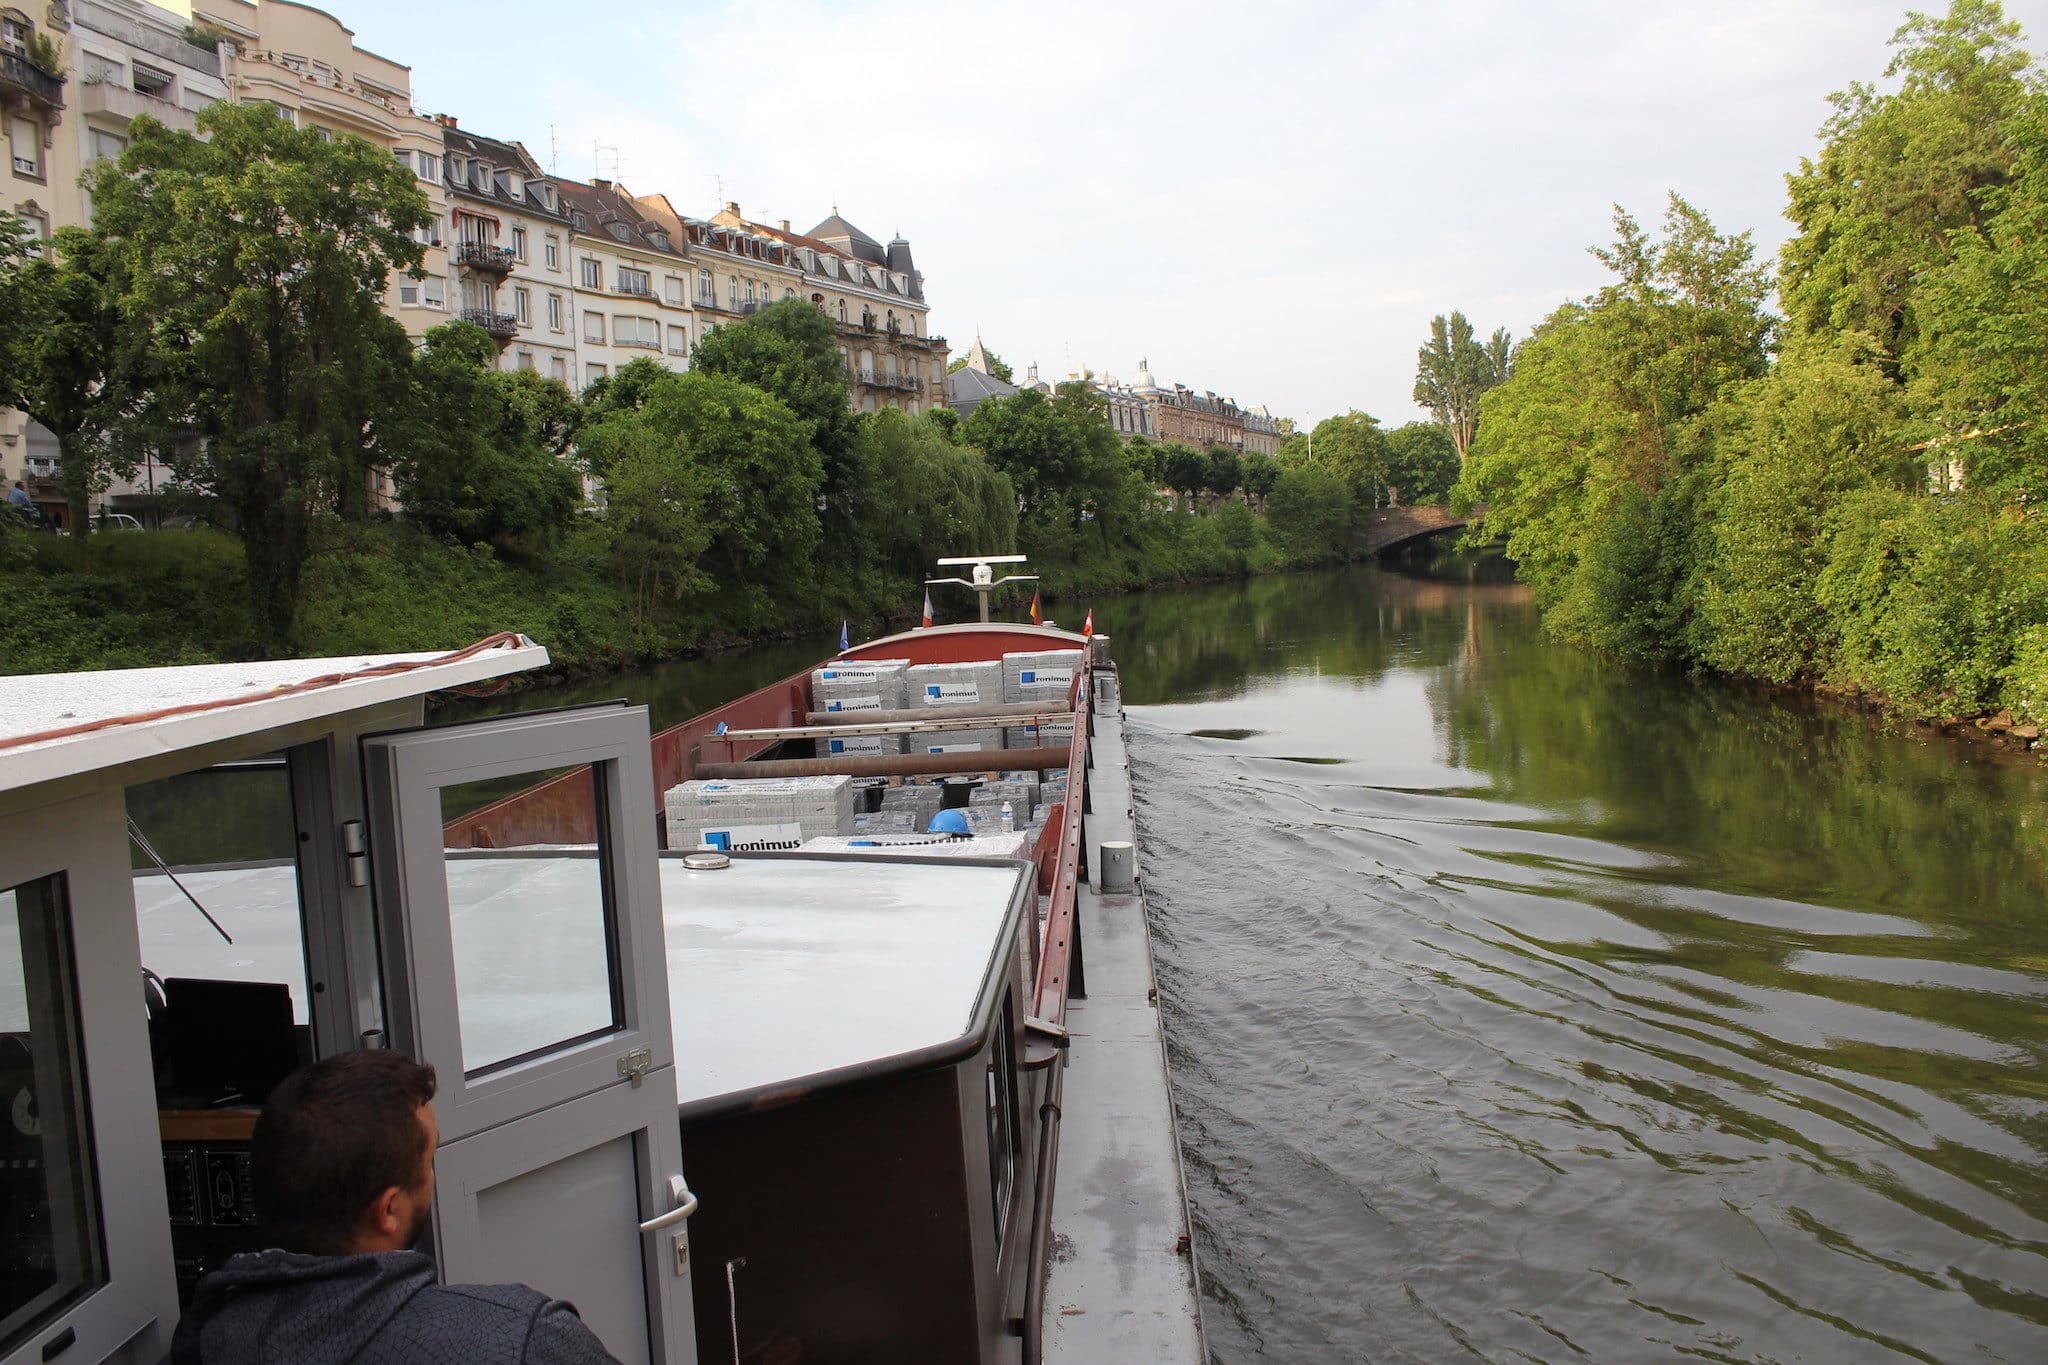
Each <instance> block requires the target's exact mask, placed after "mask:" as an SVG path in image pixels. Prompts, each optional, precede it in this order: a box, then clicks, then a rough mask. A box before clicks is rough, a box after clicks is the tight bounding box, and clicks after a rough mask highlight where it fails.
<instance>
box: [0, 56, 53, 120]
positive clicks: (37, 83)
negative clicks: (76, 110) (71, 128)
mask: <svg viewBox="0 0 2048 1365" xmlns="http://www.w3.org/2000/svg"><path fill="white" fill-rule="evenodd" d="M0 91H7V92H10V93H14V94H21V95H27V96H28V97H29V98H30V99H32V100H34V101H36V102H37V103H39V104H43V105H46V106H48V107H49V108H51V109H62V108H63V107H64V80H63V78H62V77H61V76H52V75H51V74H50V73H49V72H47V71H45V70H43V69H42V68H41V67H39V66H37V65H36V64H35V63H33V62H31V61H30V60H29V59H28V58H26V57H24V56H22V55H21V54H20V53H19V52H0Z"/></svg>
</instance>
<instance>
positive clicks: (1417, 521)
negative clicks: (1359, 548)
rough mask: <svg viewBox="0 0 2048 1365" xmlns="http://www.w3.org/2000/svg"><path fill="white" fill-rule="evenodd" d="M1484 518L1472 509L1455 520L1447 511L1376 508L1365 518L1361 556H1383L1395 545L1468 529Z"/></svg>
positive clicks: (1482, 512)
mask: <svg viewBox="0 0 2048 1365" xmlns="http://www.w3.org/2000/svg"><path fill="white" fill-rule="evenodd" d="M1484 515H1486V508H1484V507H1475V508H1473V509H1472V511H1471V514H1470V515H1469V516H1463V517H1461V516H1456V515H1454V514H1453V513H1452V511H1451V509H1450V508H1448V507H1380V508H1376V509H1374V510H1373V511H1370V512H1367V513H1366V514H1365V545H1364V553H1366V554H1368V555H1377V554H1384V553H1385V552H1386V551H1388V550H1391V549H1393V548H1394V547H1395V546H1397V545H1406V544H1407V543H1408V542H1409V541H1411V540H1420V539H1422V538H1423V537H1424V536H1433V535H1436V534H1438V533H1439V532H1442V531H1452V530H1457V529H1459V528H1462V527H1465V526H1469V525H1471V524H1472V523H1473V522H1475V521H1478V520H1479V519H1480V518H1481V517H1482V516H1484Z"/></svg>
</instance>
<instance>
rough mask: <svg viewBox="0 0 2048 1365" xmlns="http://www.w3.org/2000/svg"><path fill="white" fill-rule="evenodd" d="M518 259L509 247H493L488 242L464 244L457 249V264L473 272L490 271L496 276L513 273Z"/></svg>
mask: <svg viewBox="0 0 2048 1365" xmlns="http://www.w3.org/2000/svg"><path fill="white" fill-rule="evenodd" d="M516 259H517V257H516V255H515V254H514V253H513V250H512V248H511V247H509V246H492V245H491V244H490V243H488V242H463V243H461V244H460V245H459V246H457V247H456V248H455V263H456V264H457V265H466V266H468V267H469V268H470V269H471V270H488V271H490V272H491V273H492V274H494V275H504V274H507V273H509V272H510V271H511V269H512V262H513V261H514V260H516Z"/></svg>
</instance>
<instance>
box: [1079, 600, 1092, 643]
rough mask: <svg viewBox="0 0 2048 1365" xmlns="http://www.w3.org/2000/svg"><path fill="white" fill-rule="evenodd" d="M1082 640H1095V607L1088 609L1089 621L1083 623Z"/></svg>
mask: <svg viewBox="0 0 2048 1365" xmlns="http://www.w3.org/2000/svg"><path fill="white" fill-rule="evenodd" d="M1081 638H1082V639H1084V640H1092V639H1094V638H1095V608H1093V607H1090V608H1088V619H1087V620H1085V621H1083V622H1082V623H1081Z"/></svg>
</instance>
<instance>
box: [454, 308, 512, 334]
mask: <svg viewBox="0 0 2048 1365" xmlns="http://www.w3.org/2000/svg"><path fill="white" fill-rule="evenodd" d="M462 320H463V321H464V322H473V323H475V324H476V325H477V326H479V327H481V328H483V329H484V330H485V331H486V332H489V333H490V334H491V335H492V336H494V337H496V338H497V339H498V340H500V341H509V340H511V339H512V336H513V334H514V333H516V332H518V330H519V319H518V318H516V317H514V316H513V315H512V314H510V313H500V312H498V311H497V310H496V309H493V308H465V309H463V310H462Z"/></svg>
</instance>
